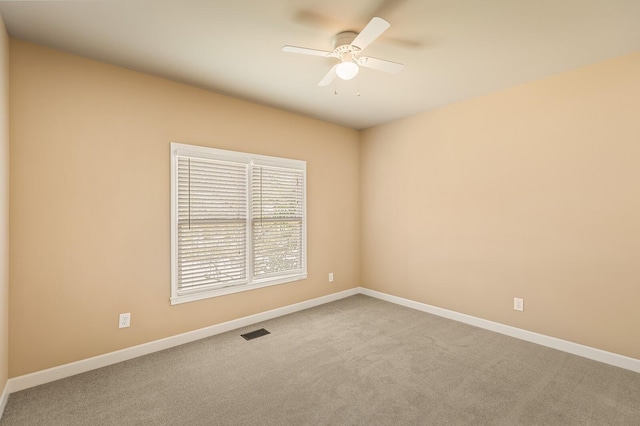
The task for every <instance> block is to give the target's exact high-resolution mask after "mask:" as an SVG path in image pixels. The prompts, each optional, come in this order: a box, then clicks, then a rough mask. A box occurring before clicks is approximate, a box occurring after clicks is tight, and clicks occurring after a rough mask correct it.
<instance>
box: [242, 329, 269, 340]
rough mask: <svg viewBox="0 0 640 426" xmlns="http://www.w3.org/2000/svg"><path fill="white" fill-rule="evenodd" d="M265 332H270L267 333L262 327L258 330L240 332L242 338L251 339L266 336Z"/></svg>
mask: <svg viewBox="0 0 640 426" xmlns="http://www.w3.org/2000/svg"><path fill="white" fill-rule="evenodd" d="M267 334H271V333H269V332H268V331H267V330H265V329H264V328H261V329H260V330H256V331H252V332H250V333H245V334H241V336H242V337H243V338H244V340H252V339H257V338H258V337H262V336H266V335H267Z"/></svg>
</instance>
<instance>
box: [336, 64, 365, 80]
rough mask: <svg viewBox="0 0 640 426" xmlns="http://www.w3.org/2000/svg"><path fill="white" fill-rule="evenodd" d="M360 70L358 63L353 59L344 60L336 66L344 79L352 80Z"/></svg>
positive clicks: (338, 74)
mask: <svg viewBox="0 0 640 426" xmlns="http://www.w3.org/2000/svg"><path fill="white" fill-rule="evenodd" d="M358 71H360V68H359V67H358V64H356V63H355V62H352V61H342V62H340V63H339V64H338V66H337V67H336V75H337V76H338V77H340V78H341V79H343V80H351V79H352V78H353V77H355V76H356V75H357V74H358Z"/></svg>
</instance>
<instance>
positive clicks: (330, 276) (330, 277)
mask: <svg viewBox="0 0 640 426" xmlns="http://www.w3.org/2000/svg"><path fill="white" fill-rule="evenodd" d="M329 282H330V283H332V282H333V272H329Z"/></svg>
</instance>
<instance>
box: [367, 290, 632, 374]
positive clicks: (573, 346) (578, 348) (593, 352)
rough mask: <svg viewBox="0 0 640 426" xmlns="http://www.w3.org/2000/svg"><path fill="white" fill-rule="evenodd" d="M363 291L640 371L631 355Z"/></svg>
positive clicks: (382, 298) (411, 306) (528, 340)
mask: <svg viewBox="0 0 640 426" xmlns="http://www.w3.org/2000/svg"><path fill="white" fill-rule="evenodd" d="M360 293H361V294H364V295H367V296H371V297H375V298H377V299H381V300H385V301H387V302H391V303H395V304H397V305H402V306H406V307H408V308H412V309H417V310H419V311H423V312H427V313H430V314H433V315H437V316H440V317H444V318H448V319H452V320H454V321H459V322H463V323H465V324H469V325H473V326H476V327H480V328H484V329H486V330H490V331H494V332H496V333H500V334H505V335H507V336H511V337H515V338H517V339H521V340H526V341H527V342H531V343H536V344H538V345H542V346H547V347H549V348H553V349H557V350H560V351H563V352H568V353H570V354H573V355H578V356H581V357H583V358H589V359H592V360H594V361H599V362H603V363H605V364H609V365H613V366H616V367H620V368H624V369H626V370H631V371H635V372H636V373H640V360H638V359H635V358H630V357H628V356H624V355H619V354H616V353H613V352H607V351H603V350H601V349H596V348H592V347H590V346H585V345H581V344H578V343H573V342H569V341H567V340H562V339H557V338H555V337H550V336H546V335H544V334H538V333H534V332H532V331H527V330H523V329H521V328H516V327H511V326H509V325H504V324H500V323H497V322H493V321H489V320H485V319H482V318H478V317H473V316H471V315H466V314H461V313H459V312H455V311H450V310H448V309H442V308H438V307H436V306H431V305H427V304H425V303H420V302H415V301H413V300H409V299H403V298H402V297H397V296H392V295H390V294H386V293H381V292H379V291H375V290H369V289H367V288H362V287H360Z"/></svg>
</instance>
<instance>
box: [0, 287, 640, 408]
mask: <svg viewBox="0 0 640 426" xmlns="http://www.w3.org/2000/svg"><path fill="white" fill-rule="evenodd" d="M359 293H360V294H364V295H367V296H371V297H375V298H377V299H381V300H385V301H387V302H391V303H395V304H398V305H402V306H406V307H408V308H413V309H416V310H419V311H423V312H427V313H430V314H434V315H438V316H440V317H444V318H449V319H451V320H454V321H459V322H463V323H465V324H469V325H473V326H476V327H480V328H484V329H486V330H490V331H494V332H496V333H500V334H505V335H507V336H511V337H515V338H518V339H521V340H526V341H528V342H532V343H536V344H539V345H542V346H547V347H550V348H553V349H558V350H560V351H563V352H568V353H571V354H574V355H578V356H581V357H584V358H589V359H592V360H594V361H599V362H603V363H605V364H610V365H614V366H616V367H620V368H624V369H627V370H631V371H635V372H638V373H640V360H638V359H635V358H630V357H626V356H624V355H618V354H615V353H612V352H607V351H603V350H600V349H596V348H592V347H589V346H584V345H580V344H578V343H573V342H569V341H566V340H562V339H557V338H555V337H550V336H545V335H543V334H538V333H534V332H531V331H527V330H523V329H519V328H516V327H511V326H508V325H504V324H500V323H497V322H493V321H489V320H485V319H482V318H477V317H473V316H471V315H466V314H461V313H459V312H455V311H450V310H447V309H442V308H438V307H436V306H431V305H427V304H425V303H420V302H416V301H413V300H409V299H404V298H401V297H397V296H392V295H390V294H386V293H381V292H379V291H375V290H370V289H367V288H362V287H359V288H353V289H350V290H345V291H342V292H339V293H334V294H330V295H327V296H323V297H319V298H316V299H311V300H307V301H304V302H300V303H296V304H293V305H289V306H284V307H282V308H278V309H273V310H270V311H266V312H261V313H258V314H255V315H250V316H247V317H243V318H238V319H235V320H232V321H228V322H224V323H221V324H216V325H212V326H210V327H205V328H201V329H199V330H194V331H190V332H188V333H183V334H179V335H176V336H171V337H167V338H164V339H160V340H155V341H153V342H149V343H144V344H142V345H137V346H132V347H130V348H126V349H121V350H119V351H115V352H110V353H107V354H103V355H99V356H95V357H92V358H87V359H83V360H80V361H76V362H72V363H69V364H64V365H60V366H57V367H53V368H49V369H46V370H41V371H36V372H34V373H30V374H25V375H23V376H18V377H14V378H11V379H9V380H8V382H7V384H6V386H5V388H4V391H3V393H2V396H1V397H0V418H1V417H2V413H3V412H4V407H5V405H6V403H7V400H8V397H9V394H10V393H12V392H18V391H21V390H24V389H28V388H31V387H34V386H39V385H42V384H45V383H49V382H53V381H55V380H59V379H63V378H65V377H70V376H74V375H76V374H80V373H85V372H87V371H91V370H95V369H97V368H101V367H106V366H108V365H112V364H116V363H118V362H122V361H126V360H129V359H132V358H136V357H139V356H143V355H148V354H150V353H153V352H157V351H161V350H164V349H169V348H172V347H174V346H178V345H182V344H185V343H190V342H194V341H196V340H200V339H204V338H206V337H210V336H214V335H216V334H221V333H225V332H227V331H231V330H235V329H238V328H242V327H246V326H249V325H252V324H256V323H259V322H262V321H267V320H270V319H273V318H277V317H280V316H283V315H288V314H291V313H294V312H298V311H301V310H304V309H308V308H312V307H315V306H319V305H323V304H325V303H329V302H333V301H336V300H339V299H343V298H345V297H349V296H353V295H355V294H359Z"/></svg>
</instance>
